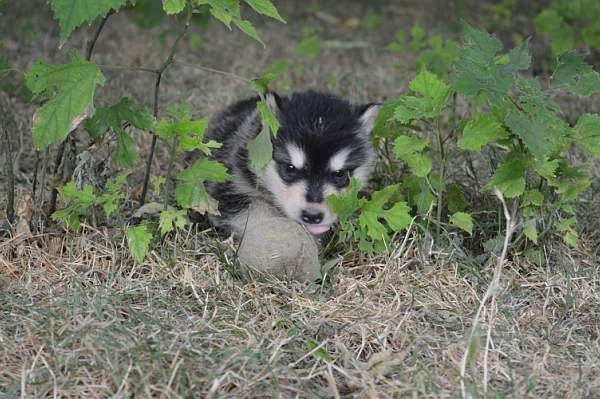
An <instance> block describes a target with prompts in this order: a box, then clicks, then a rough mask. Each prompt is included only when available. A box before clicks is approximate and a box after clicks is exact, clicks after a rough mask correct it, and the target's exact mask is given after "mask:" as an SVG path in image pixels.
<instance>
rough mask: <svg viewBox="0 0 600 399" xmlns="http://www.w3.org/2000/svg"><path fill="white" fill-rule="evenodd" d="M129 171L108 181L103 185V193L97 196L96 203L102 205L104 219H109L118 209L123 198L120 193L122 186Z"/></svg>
mask: <svg viewBox="0 0 600 399" xmlns="http://www.w3.org/2000/svg"><path fill="white" fill-rule="evenodd" d="M129 173H130V172H129V171H127V172H125V173H121V174H120V175H117V176H116V177H114V178H112V179H109V180H108V181H107V182H106V184H105V185H104V193H102V194H101V195H99V196H98V199H97V200H96V203H97V204H98V205H102V208H103V209H104V213H106V217H110V216H111V215H112V214H113V213H115V212H116V211H117V210H118V209H119V201H120V200H122V199H124V198H125V194H124V193H123V191H122V189H121V188H122V187H123V184H125V181H126V179H127V176H129Z"/></svg>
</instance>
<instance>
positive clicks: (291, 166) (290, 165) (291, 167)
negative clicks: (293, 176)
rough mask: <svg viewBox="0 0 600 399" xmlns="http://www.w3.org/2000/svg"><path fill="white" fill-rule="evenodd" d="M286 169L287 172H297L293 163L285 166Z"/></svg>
mask: <svg viewBox="0 0 600 399" xmlns="http://www.w3.org/2000/svg"><path fill="white" fill-rule="evenodd" d="M285 169H286V171H287V172H295V171H296V167H295V166H294V165H292V164H291V163H288V164H287V165H285Z"/></svg>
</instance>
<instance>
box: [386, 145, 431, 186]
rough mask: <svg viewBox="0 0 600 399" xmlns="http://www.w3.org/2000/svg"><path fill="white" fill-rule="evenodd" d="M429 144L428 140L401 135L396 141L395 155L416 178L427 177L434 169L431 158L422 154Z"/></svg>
mask: <svg viewBox="0 0 600 399" xmlns="http://www.w3.org/2000/svg"><path fill="white" fill-rule="evenodd" d="M428 144H429V143H428V141H427V140H426V139H422V138H419V137H414V136H406V135H400V136H398V137H396V139H395V140H394V153H395V154H396V156H397V157H398V159H401V160H403V161H405V162H406V163H407V164H408V166H409V167H410V169H411V170H412V172H413V173H414V174H415V175H416V176H419V177H425V176H427V175H428V174H429V172H431V168H432V167H433V162H432V161H431V158H429V157H428V156H427V155H424V154H422V153H421V151H423V150H424V149H425V148H427V146H428Z"/></svg>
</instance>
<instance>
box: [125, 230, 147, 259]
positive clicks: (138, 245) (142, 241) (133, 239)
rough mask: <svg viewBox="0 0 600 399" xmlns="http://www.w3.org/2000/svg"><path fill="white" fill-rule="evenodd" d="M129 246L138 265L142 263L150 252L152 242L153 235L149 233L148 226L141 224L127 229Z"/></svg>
mask: <svg viewBox="0 0 600 399" xmlns="http://www.w3.org/2000/svg"><path fill="white" fill-rule="evenodd" d="M126 234H127V246H128V247H129V252H130V253H131V256H132V257H133V260H135V262H136V263H142V262H143V261H144V258H146V254H148V250H149V249H150V242H152V233H151V232H150V231H148V226H147V225H145V224H140V225H138V226H135V227H131V226H130V227H128V228H127V233H126Z"/></svg>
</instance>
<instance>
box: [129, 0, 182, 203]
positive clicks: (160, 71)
mask: <svg viewBox="0 0 600 399" xmlns="http://www.w3.org/2000/svg"><path fill="white" fill-rule="evenodd" d="M187 10H188V12H187V17H186V19H185V25H184V26H183V29H182V30H181V32H180V33H179V35H178V36H177V38H176V39H175V42H173V45H172V46H171V50H170V51H169V56H168V57H167V59H166V60H165V62H163V64H162V65H161V66H160V68H158V69H157V70H156V71H155V73H156V82H155V84H154V107H153V108H154V117H155V118H158V93H159V90H160V81H161V79H162V75H163V73H164V72H165V70H166V69H167V68H168V67H169V65H171V64H172V63H173V56H174V55H175V51H176V50H177V47H178V46H179V42H180V41H181V39H182V38H183V36H185V34H186V32H187V30H188V28H189V27H190V23H191V20H192V7H191V5H189V4H188V6H187ZM156 139H157V136H156V135H155V134H153V135H152V144H151V145H150V154H149V155H148V160H147V161H146V172H145V174H144V185H143V188H142V195H141V197H140V205H143V204H144V202H145V201H146V194H147V192H148V182H149V181H150V169H151V168H152V159H153V158H154V149H155V147H156Z"/></svg>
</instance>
